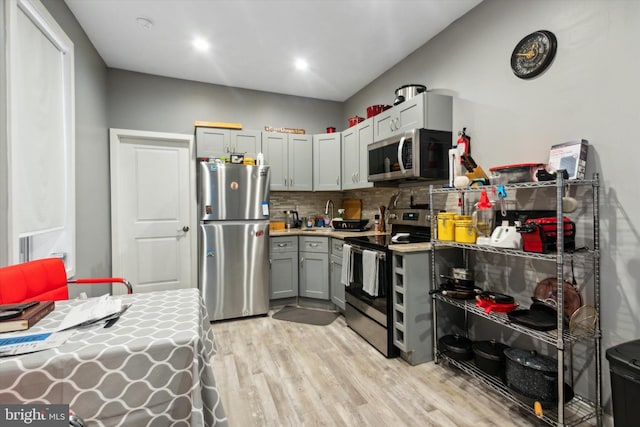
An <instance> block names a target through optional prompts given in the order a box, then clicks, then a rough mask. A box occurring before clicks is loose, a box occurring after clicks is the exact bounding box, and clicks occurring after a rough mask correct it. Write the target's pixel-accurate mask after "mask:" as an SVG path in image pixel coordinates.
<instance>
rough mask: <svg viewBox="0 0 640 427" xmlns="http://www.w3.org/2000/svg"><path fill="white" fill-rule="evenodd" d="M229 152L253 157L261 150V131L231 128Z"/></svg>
mask: <svg viewBox="0 0 640 427" xmlns="http://www.w3.org/2000/svg"><path fill="white" fill-rule="evenodd" d="M230 149H231V152H233V153H241V154H244V155H245V156H248V157H253V159H255V158H256V157H257V156H258V153H260V152H261V151H262V132H261V131H259V130H232V131H231V147H230Z"/></svg>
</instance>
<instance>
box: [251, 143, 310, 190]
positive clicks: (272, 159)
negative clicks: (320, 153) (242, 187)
mask: <svg viewBox="0 0 640 427" xmlns="http://www.w3.org/2000/svg"><path fill="white" fill-rule="evenodd" d="M262 151H263V153H264V159H265V162H266V163H267V164H268V165H270V166H271V190H272V191H311V190H313V157H312V156H313V139H312V136H311V135H297V134H286V133H276V132H263V133H262Z"/></svg>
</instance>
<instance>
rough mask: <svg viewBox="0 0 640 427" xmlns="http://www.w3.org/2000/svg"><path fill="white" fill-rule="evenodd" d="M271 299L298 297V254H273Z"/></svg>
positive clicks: (270, 280) (270, 284)
mask: <svg viewBox="0 0 640 427" xmlns="http://www.w3.org/2000/svg"><path fill="white" fill-rule="evenodd" d="M270 260H271V271H270V275H269V298H270V299H278V298H290V297H295V296H298V252H283V253H278V252H275V253H271V256H270Z"/></svg>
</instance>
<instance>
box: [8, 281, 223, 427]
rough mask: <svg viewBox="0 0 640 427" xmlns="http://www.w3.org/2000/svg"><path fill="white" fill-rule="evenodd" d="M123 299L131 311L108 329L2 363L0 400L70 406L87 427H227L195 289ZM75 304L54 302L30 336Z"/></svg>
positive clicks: (204, 314)
mask: <svg viewBox="0 0 640 427" xmlns="http://www.w3.org/2000/svg"><path fill="white" fill-rule="evenodd" d="M121 298H122V300H123V303H125V304H131V306H130V307H129V309H128V310H127V311H126V312H125V313H124V314H123V315H122V317H121V318H120V320H119V321H118V322H116V323H115V324H114V325H113V326H112V327H111V328H103V327H102V324H100V325H97V326H91V327H88V328H84V329H80V330H79V331H78V332H77V333H76V334H75V335H73V336H72V337H71V338H70V339H69V340H68V341H67V342H66V343H65V344H64V345H62V346H61V347H58V348H55V349H50V350H45V351H41V352H37V353H31V354H23V355H20V356H11V357H3V358H0V402H2V403H3V404H12V403H36V404H37V403H42V404H52V403H63V404H69V407H70V409H72V410H73V411H75V412H76V413H77V414H78V415H79V416H81V417H82V418H83V419H84V420H85V423H86V424H87V426H136V427H138V426H185V427H186V426H212V425H222V426H226V425H227V419H226V417H225V414H224V409H223V407H222V402H221V400H220V394H219V393H218V390H217V388H216V383H215V380H214V377H213V368H212V366H211V363H210V359H211V357H212V356H213V355H214V354H215V352H216V348H215V343H214V340H213V334H212V332H211V328H210V325H209V316H208V314H207V309H206V308H205V306H204V304H203V302H202V298H201V297H200V294H199V292H198V290H197V289H181V290H174V291H162V292H151V293H145V294H134V295H127V296H122V297H121ZM73 304H78V301H59V302H56V309H55V311H54V312H52V313H50V314H49V315H48V316H47V317H45V318H44V319H42V320H41V321H40V322H38V324H37V325H35V326H34V327H33V328H31V329H30V332H34V333H35V332H38V331H42V330H44V329H46V328H50V327H53V325H56V324H58V323H59V322H60V321H61V319H62V318H63V317H64V315H65V314H66V313H67V312H68V310H69V309H70V307H71V306H72V305H73Z"/></svg>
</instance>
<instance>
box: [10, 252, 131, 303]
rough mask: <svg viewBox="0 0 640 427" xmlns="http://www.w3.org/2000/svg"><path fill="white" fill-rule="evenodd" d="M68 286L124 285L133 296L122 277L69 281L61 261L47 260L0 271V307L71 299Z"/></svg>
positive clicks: (128, 284)
mask: <svg viewBox="0 0 640 427" xmlns="http://www.w3.org/2000/svg"><path fill="white" fill-rule="evenodd" d="M69 283H76V284H96V283H122V284H124V285H125V286H126V287H127V293H129V294H131V293H133V289H132V287H131V283H129V281H127V280H125V279H123V278H120V277H109V278H105V277H101V278H95V279H71V280H67V272H66V270H65V267H64V263H63V262H62V260H61V259H59V258H45V259H39V260H36V261H29V262H25V263H22V264H15V265H10V266H8V267H2V268H0V304H13V303H20V302H28V301H48V300H51V301H59V300H66V299H69V287H68V284H69Z"/></svg>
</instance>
